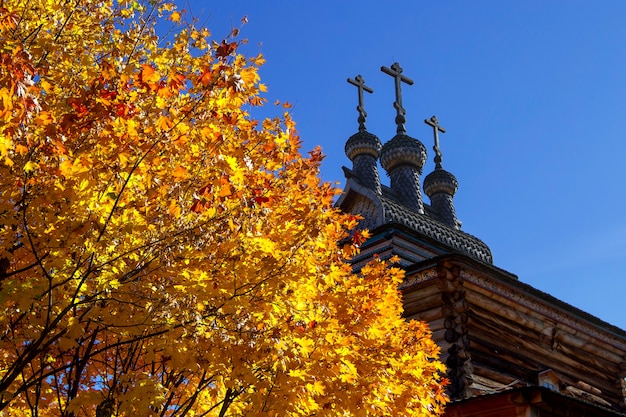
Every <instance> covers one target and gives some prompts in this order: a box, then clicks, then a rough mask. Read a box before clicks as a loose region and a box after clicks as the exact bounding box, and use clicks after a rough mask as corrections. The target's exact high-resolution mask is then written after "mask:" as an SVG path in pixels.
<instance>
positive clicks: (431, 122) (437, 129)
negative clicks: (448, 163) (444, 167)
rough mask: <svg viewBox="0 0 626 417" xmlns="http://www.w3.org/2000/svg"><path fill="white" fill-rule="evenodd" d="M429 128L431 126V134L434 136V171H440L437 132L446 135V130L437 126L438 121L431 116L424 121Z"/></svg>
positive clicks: (435, 117) (439, 150)
mask: <svg viewBox="0 0 626 417" xmlns="http://www.w3.org/2000/svg"><path fill="white" fill-rule="evenodd" d="M424 123H426V124H427V125H429V126H432V128H433V132H434V134H435V146H433V150H434V151H435V169H441V149H439V132H441V133H446V129H444V128H443V127H441V126H439V120H437V116H433V117H431V118H430V119H426V120H424Z"/></svg>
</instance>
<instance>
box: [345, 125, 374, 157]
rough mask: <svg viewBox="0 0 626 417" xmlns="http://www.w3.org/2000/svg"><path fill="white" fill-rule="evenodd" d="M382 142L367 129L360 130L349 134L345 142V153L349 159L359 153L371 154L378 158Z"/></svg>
mask: <svg viewBox="0 0 626 417" xmlns="http://www.w3.org/2000/svg"><path fill="white" fill-rule="evenodd" d="M381 148H382V144H381V143H380V139H378V137H377V136H376V135H374V134H373V133H370V132H368V131H367V130H362V131H359V132H357V133H355V134H354V135H352V136H350V138H349V139H348V141H347V142H346V147H345V151H346V155H347V156H348V158H350V160H351V161H354V159H355V158H356V157H357V156H359V155H371V156H373V157H374V158H376V159H378V157H379V156H380V150H381Z"/></svg>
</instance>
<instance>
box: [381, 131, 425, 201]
mask: <svg viewBox="0 0 626 417" xmlns="http://www.w3.org/2000/svg"><path fill="white" fill-rule="evenodd" d="M425 162H426V148H425V147H424V145H423V144H422V143H421V142H420V141H419V140H417V139H413V138H412V137H410V136H408V135H406V134H405V133H398V134H397V135H396V136H394V137H393V139H391V140H390V141H389V142H387V143H385V144H384V145H383V147H382V150H381V153H380V163H381V165H382V166H383V168H384V169H385V170H386V171H387V174H388V175H389V177H390V178H391V189H392V190H393V191H394V192H395V193H396V194H397V195H398V196H399V198H400V200H401V201H402V202H403V203H404V204H405V205H406V206H407V207H409V208H412V209H413V210H416V211H418V212H420V213H423V212H424V203H423V202H422V193H421V189H420V174H421V173H422V167H423V166H424V163H425Z"/></svg>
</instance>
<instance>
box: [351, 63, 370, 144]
mask: <svg viewBox="0 0 626 417" xmlns="http://www.w3.org/2000/svg"><path fill="white" fill-rule="evenodd" d="M348 82H349V83H350V84H352V85H354V86H356V88H357V89H358V90H359V105H358V106H357V107H356V110H357V111H358V112H359V132H363V131H365V130H366V129H365V118H366V117H367V113H365V107H363V91H367V92H368V93H370V94H371V93H373V92H374V90H372V89H371V88H370V87H368V86H366V85H365V80H364V79H363V77H361V75H357V76H356V77H355V79H354V80H353V79H352V78H348Z"/></svg>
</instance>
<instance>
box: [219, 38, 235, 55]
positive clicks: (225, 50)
mask: <svg viewBox="0 0 626 417" xmlns="http://www.w3.org/2000/svg"><path fill="white" fill-rule="evenodd" d="M236 50H237V42H231V43H228V42H226V41H222V43H221V44H220V45H219V46H218V47H217V49H216V51H215V55H216V56H217V57H218V58H226V57H228V56H230V55H232V54H233V53H234V52H235V51H236Z"/></svg>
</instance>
